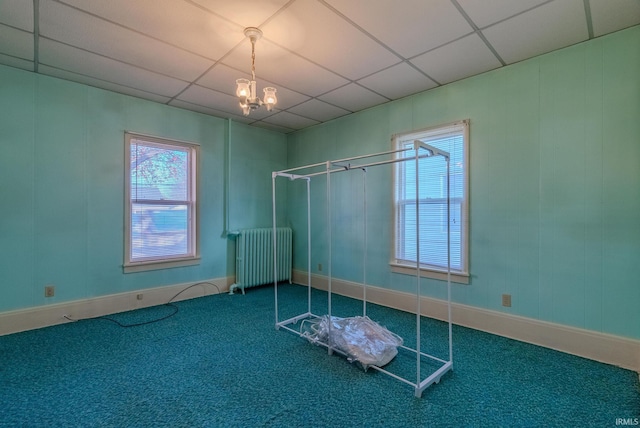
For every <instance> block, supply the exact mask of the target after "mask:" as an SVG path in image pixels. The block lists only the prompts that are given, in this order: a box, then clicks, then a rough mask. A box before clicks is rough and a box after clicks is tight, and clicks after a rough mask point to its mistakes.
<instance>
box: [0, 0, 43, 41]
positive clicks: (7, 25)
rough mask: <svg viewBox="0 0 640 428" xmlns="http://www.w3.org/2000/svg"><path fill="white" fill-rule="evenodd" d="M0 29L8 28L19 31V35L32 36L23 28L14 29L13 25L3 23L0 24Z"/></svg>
mask: <svg viewBox="0 0 640 428" xmlns="http://www.w3.org/2000/svg"><path fill="white" fill-rule="evenodd" d="M34 1H35V0H34ZM0 27H6V28H10V29H12V30H16V31H20V32H21V33H27V34H33V31H29V30H25V29H24V28H20V27H15V26H13V25H10V24H7V23H4V22H0Z"/></svg>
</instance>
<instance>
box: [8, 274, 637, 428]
mask: <svg viewBox="0 0 640 428" xmlns="http://www.w3.org/2000/svg"><path fill="white" fill-rule="evenodd" d="M305 290H306V289H305V288H304V287H299V286H288V285H287V286H281V287H280V291H281V294H280V306H279V307H280V308H281V313H280V315H281V317H280V318H281V319H283V318H284V317H287V316H291V315H296V314H298V313H300V312H302V311H303V310H304V306H305V305H306V300H305V295H306V291H305ZM325 296H326V295H325ZM300 302H302V303H300ZM314 302H321V303H318V304H317V305H315V306H314V308H313V309H314V312H316V313H325V312H321V311H322V310H323V309H324V308H323V307H322V306H323V304H324V303H326V297H323V293H322V292H317V291H315V290H314ZM175 305H176V306H177V307H178V308H179V312H178V313H177V314H176V315H175V316H173V317H171V318H168V319H166V320H164V321H161V322H158V323H152V324H148V325H143V326H139V327H133V328H122V327H120V326H118V325H116V324H115V323H112V322H109V321H106V320H100V319H95V320H84V321H79V322H75V323H69V324H65V325H60V326H55V327H50V328H44V329H40V330H34V331H29V332H25V333H18V334H13V335H9V336H3V337H0V426H3V427H4V426H11V427H13V426H19V427H56V426H64V427H92V426H108V427H135V426H141V427H161V426H170V427H198V426H211V427H327V426H332V427H352V426H353V427H414V426H416V427H417V426H429V427H439V426H471V427H498V426H532V427H534V426H535V427H552V426H581V427H582V426H598V427H601V426H605V427H606V426H616V420H617V419H624V420H626V421H627V422H632V421H633V419H635V418H640V385H639V381H638V373H635V372H631V371H628V370H624V369H620V368H617V367H613V366H608V365H605V364H600V363H596V362H594V361H590V360H586V359H583V358H578V357H574V356H570V355H567V354H563V353H560V352H556V351H552V350H549V349H545V348H540V347H537V346H533V345H528V344H524V343H520V342H517V341H513V340H509V339H505V338H501V337H498V336H493V335H490V334H486V333H481V332H478V331H474V330H470V329H467V328H462V327H456V326H454V331H453V333H454V346H453V349H454V371H453V372H450V373H447V374H446V375H445V376H444V377H443V379H442V381H441V382H440V383H439V384H436V385H433V386H431V387H430V388H428V389H427V390H426V391H425V392H424V394H423V396H422V398H415V397H414V394H413V389H412V388H411V387H410V386H409V385H406V384H404V383H402V382H399V381H397V380H395V379H393V378H391V377H389V376H386V375H384V374H382V373H378V372H376V371H374V370H369V371H367V372H364V371H362V370H361V369H360V368H358V367H357V366H355V365H353V364H350V363H349V362H348V361H347V360H346V359H344V358H342V357H340V356H338V355H333V356H329V355H327V352H326V350H325V349H324V348H321V347H318V346H314V345H311V344H309V343H308V342H306V341H305V340H304V339H301V338H299V337H297V336H295V335H293V334H291V333H288V332H286V331H282V330H281V331H276V330H275V328H274V320H275V318H274V302H273V288H272V287H263V288H254V289H250V290H248V291H247V294H246V295H245V296H243V295H238V294H236V295H233V296H230V295H228V294H220V295H214V296H209V297H203V298H199V299H194V300H190V301H183V302H178V303H176V304H175ZM368 308H369V309H368V315H369V316H370V317H371V318H372V319H374V320H376V321H378V322H379V323H380V324H382V325H384V326H386V327H388V328H389V329H390V330H391V331H394V332H396V333H398V334H400V335H401V336H403V337H405V336H404V335H407V337H406V338H405V339H406V340H407V342H409V344H411V340H413V339H412V338H411V337H410V336H411V334H414V333H412V331H413V330H412V327H413V328H415V325H413V324H415V316H413V315H410V314H406V313H403V312H399V311H395V310H391V309H388V308H383V307H379V306H375V305H369V307H368ZM361 309H362V307H361V304H360V303H359V302H356V301H353V300H351V299H347V298H343V297H340V296H334V299H333V313H334V315H341V316H351V315H360V314H361ZM325 311H326V310H325ZM170 312H172V308H170V307H166V306H159V307H155V308H148V309H143V310H138V311H133V312H128V313H123V314H118V315H114V316H113V318H114V319H117V320H118V321H119V322H121V323H124V324H130V323H136V322H144V321H146V320H151V319H154V318H159V317H161V316H163V315H165V314H168V313H170ZM422 329H423V331H424V333H425V336H424V337H425V343H426V344H425V347H427V348H429V349H428V350H429V352H434V353H435V354H436V355H437V353H438V352H441V351H444V352H445V354H446V346H447V343H446V324H443V323H440V322H437V321H433V320H428V319H424V320H423V323H422ZM413 341H415V340H413ZM405 360H406V361H407V363H406V364H408V365H407V367H410V366H411V365H412V366H413V369H414V370H415V359H413V357H410V356H406V355H402V353H401V355H399V356H398V358H397V359H396V360H394V361H393V362H392V363H391V364H393V365H395V367H394V368H397V369H398V370H401V371H402V370H405V368H404V367H403V364H405ZM411 361H413V363H411ZM629 418H631V419H632V420H631V421H629ZM636 420H637V419H636ZM618 422H620V421H618Z"/></svg>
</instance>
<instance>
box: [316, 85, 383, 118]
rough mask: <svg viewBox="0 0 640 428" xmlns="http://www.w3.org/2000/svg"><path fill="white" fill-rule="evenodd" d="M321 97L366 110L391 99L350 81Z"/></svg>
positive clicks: (344, 105) (345, 106) (353, 108)
mask: <svg viewBox="0 0 640 428" xmlns="http://www.w3.org/2000/svg"><path fill="white" fill-rule="evenodd" d="M319 98H320V99H321V100H323V101H326V102H328V103H331V104H333V105H336V106H338V107H342V108H344V109H346V110H351V111H358V110H364V109H366V108H369V107H372V106H375V105H378V104H382V103H385V102H387V101H389V99H388V98H385V97H383V96H380V95H378V94H376V93H375V92H371V91H370V90H368V89H366V88H363V87H362V86H360V85H358V84H355V83H349V84H348V85H346V86H343V87H341V88H338V89H336V90H333V91H331V92H329V93H327V94H324V95H322V96H321V97H319Z"/></svg>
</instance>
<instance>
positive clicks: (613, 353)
mask: <svg viewBox="0 0 640 428" xmlns="http://www.w3.org/2000/svg"><path fill="white" fill-rule="evenodd" d="M293 282H294V283H296V284H303V285H306V284H307V273H306V272H302V271H294V272H293ZM311 286H312V287H314V288H318V289H321V290H325V291H326V290H327V287H328V280H327V277H325V276H320V275H311ZM331 289H332V292H333V293H336V294H340V295H343V296H348V297H352V298H354V299H359V300H362V296H363V286H362V284H359V283H355V282H350V281H343V280H339V279H335V278H333V279H332V281H331ZM367 302H371V303H375V304H379V305H382V306H387V307H391V308H395V309H400V310H403V311H406V312H411V313H415V312H416V310H415V309H416V296H415V294H409V293H404V292H400V291H394V290H389V289H385V288H380V287H372V286H367ZM420 307H421V313H422V315H424V316H427V317H430V318H435V319H439V320H447V302H446V301H444V300H439V299H433V298H428V297H422V298H421V304H420ZM451 320H452V322H453V323H454V324H456V325H461V326H464V327H469V328H472V329H475V330H481V331H484V332H487V333H493V334H496V335H499V336H504V337H508V338H511V339H515V340H519V341H522V342H527V343H532V344H534V345H539V346H543V347H545V348H550V349H555V350H557V351H562V352H566V353H568V354H572V355H577V356H580V357H584V358H588V359H591V360H595V361H600V362H603V363H607V364H612V365H615V366H619V367H623V368H625V369H629V370H634V371H636V372H640V340H634V339H628V338H624V337H620V336H614V335H610V334H605V333H599V332H595V331H590V330H584V329H580V328H576V327H569V326H564V325H560V324H554V323H550V322H545V321H539V320H535V319H532V318H525V317H521V316H517V315H510V314H505V313H502V312H497V311H491V310H487V309H481V308H477V307H474V306H468V305H461V304H458V303H452V304H451ZM454 340H455V336H454Z"/></svg>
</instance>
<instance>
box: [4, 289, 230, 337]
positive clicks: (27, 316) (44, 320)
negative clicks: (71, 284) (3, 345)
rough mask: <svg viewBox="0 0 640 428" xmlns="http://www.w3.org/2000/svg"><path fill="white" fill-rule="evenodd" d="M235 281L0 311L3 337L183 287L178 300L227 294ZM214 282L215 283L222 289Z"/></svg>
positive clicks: (151, 302)
mask: <svg viewBox="0 0 640 428" xmlns="http://www.w3.org/2000/svg"><path fill="white" fill-rule="evenodd" d="M234 280H235V278H234V277H228V278H217V279H209V280H206V281H194V282H188V283H183V284H176V285H169V286H165V287H156V288H145V289H142V290H136V291H129V292H126V293H118V294H111V295H108V296H101V297H95V298H91V299H83V300H75V301H73V302H65V303H58V304H53V305H47V306H38V307H36V308H29V309H20V310H15V311H9V312H3V313H0V336H2V335H5V334H11V333H18V332H21V331H27V330H33V329H36V328H42V327H48V326H52V325H56V324H64V323H67V322H71V321H69V320H68V319H66V318H65V315H66V316H67V317H69V318H71V319H73V320H80V319H85V318H94V317H99V316H104V315H109V314H115V313H118V312H124V311H131V310H134V309H141V308H146V307H149V306H157V305H163V304H165V303H167V302H168V301H169V300H170V299H171V298H173V297H174V296H176V294H178V293H180V292H181V291H183V290H184V292H182V293H180V295H179V296H177V297H175V298H174V299H173V301H174V302H177V301H180V300H187V299H193V298H196V297H203V296H208V295H211V294H218V292H220V293H225V292H228V291H229V286H230V285H231V284H233V282H234ZM211 284H215V285H216V286H217V287H218V288H219V290H218V288H216V287H215V286H214V285H211ZM188 287H191V288H188ZM187 288H188V289H187ZM138 295H141V297H142V299H138Z"/></svg>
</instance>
